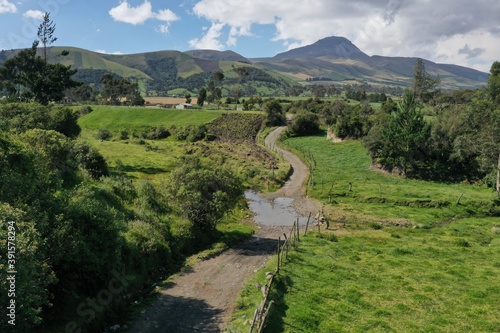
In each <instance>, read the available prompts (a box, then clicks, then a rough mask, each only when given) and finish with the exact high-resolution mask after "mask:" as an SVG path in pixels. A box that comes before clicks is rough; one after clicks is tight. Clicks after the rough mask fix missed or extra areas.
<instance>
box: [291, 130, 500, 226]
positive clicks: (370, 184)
mask: <svg viewBox="0 0 500 333" xmlns="http://www.w3.org/2000/svg"><path fill="white" fill-rule="evenodd" d="M284 144H285V145H286V146H288V147H290V148H292V149H293V150H295V151H296V152H298V153H299V154H301V155H302V156H303V157H304V158H305V159H306V160H308V161H309V163H310V164H311V165H313V173H312V175H313V182H314V185H313V186H311V185H310V186H309V187H308V189H307V190H308V194H309V195H311V196H313V197H315V198H318V199H319V200H321V201H322V202H324V203H326V205H327V208H328V211H329V212H330V214H331V217H332V218H333V219H334V220H337V221H339V222H352V221H353V220H354V221H359V220H361V221H369V222H382V223H386V222H394V223H398V222H405V223H408V222H410V223H412V224H423V225H426V226H432V225H436V224H440V223H444V222H446V221H448V220H450V219H452V218H457V217H467V216H477V215H479V216H482V215H486V214H487V211H488V209H489V204H490V203H491V201H492V199H493V198H494V197H495V195H496V194H495V192H494V191H492V190H491V189H488V188H486V187H485V186H484V185H470V184H457V183H439V182H428V181H422V180H411V179H405V178H403V177H401V176H398V175H391V174H387V173H384V172H381V171H376V170H373V169H372V168H371V167H370V165H371V159H370V157H369V156H368V154H367V152H366V149H365V148H364V147H363V145H362V143H361V142H359V141H349V142H342V143H333V142H331V141H329V140H327V139H326V138H325V136H323V135H318V136H310V137H300V138H290V139H287V140H286V141H285V142H284ZM311 157H312V158H311ZM349 183H351V184H352V188H351V190H350V186H349ZM330 200H331V203H329V201H330Z"/></svg>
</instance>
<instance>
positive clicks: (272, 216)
mask: <svg viewBox="0 0 500 333" xmlns="http://www.w3.org/2000/svg"><path fill="white" fill-rule="evenodd" d="M245 198H247V199H248V207H249V208H250V210H251V211H252V212H253V213H254V214H255V216H254V221H255V223H258V224H261V225H265V226H292V225H293V223H294V222H295V221H296V220H297V217H298V218H299V224H300V225H306V224H307V216H306V217H304V216H299V215H298V214H297V212H296V211H295V209H294V208H293V205H292V204H293V199H292V198H276V199H269V200H268V199H263V198H261V197H260V195H259V193H258V192H255V191H246V192H245ZM313 220H314V219H313V218H312V217H311V221H310V222H309V223H312V222H313Z"/></svg>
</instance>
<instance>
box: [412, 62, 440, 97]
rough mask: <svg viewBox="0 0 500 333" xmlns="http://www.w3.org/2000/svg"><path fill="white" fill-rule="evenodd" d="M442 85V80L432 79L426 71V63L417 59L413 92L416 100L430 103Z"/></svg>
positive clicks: (437, 77) (438, 78)
mask: <svg viewBox="0 0 500 333" xmlns="http://www.w3.org/2000/svg"><path fill="white" fill-rule="evenodd" d="M440 83H441V78H440V77H439V75H438V76H436V77H435V78H432V77H431V75H430V74H429V73H428V72H427V70H426V69H425V64H424V61H423V60H422V59H420V58H418V59H417V62H416V64H415V67H414V68H413V82H412V92H413V95H414V96H415V98H416V99H417V100H419V101H422V102H428V101H429V100H431V99H432V97H433V96H434V95H435V94H436V93H437V88H438V86H439V84H440Z"/></svg>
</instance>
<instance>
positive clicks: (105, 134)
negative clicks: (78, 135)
mask: <svg viewBox="0 0 500 333" xmlns="http://www.w3.org/2000/svg"><path fill="white" fill-rule="evenodd" d="M112 137H113V134H112V133H111V132H110V131H109V130H107V129H100V130H99V132H97V138H98V139H99V140H101V141H107V140H110V139H111V138H112Z"/></svg>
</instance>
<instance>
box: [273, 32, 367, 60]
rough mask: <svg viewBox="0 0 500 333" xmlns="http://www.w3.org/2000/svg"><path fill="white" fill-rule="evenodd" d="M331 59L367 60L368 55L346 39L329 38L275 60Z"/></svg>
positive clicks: (289, 52)
mask: <svg viewBox="0 0 500 333" xmlns="http://www.w3.org/2000/svg"><path fill="white" fill-rule="evenodd" d="M321 57H327V58H331V59H338V58H346V59H359V60H366V59H367V58H369V56H368V55H366V54H365V53H363V52H362V51H361V50H360V49H358V48H357V47H356V45H354V44H353V43H351V41H350V40H348V39H347V38H344V37H327V38H323V39H321V40H319V41H317V42H316V43H314V44H311V45H308V46H303V47H299V48H296V49H293V50H290V51H287V52H283V53H279V54H277V55H276V56H274V57H273V60H285V59H300V58H321Z"/></svg>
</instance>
